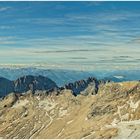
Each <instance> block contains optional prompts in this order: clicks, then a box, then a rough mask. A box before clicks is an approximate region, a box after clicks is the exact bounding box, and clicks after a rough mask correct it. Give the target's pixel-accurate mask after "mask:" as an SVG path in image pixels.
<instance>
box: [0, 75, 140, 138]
mask: <svg viewBox="0 0 140 140" xmlns="http://www.w3.org/2000/svg"><path fill="white" fill-rule="evenodd" d="M2 81H3V82H2V83H1V84H0V85H2V84H3V85H2V86H1V87H3V88H4V87H5V89H7V90H5V91H4V89H3V90H1V93H0V95H1V99H0V138H11V139H13V138H15V139H16V138H18V139H29V138H34V139H37V138H38V139H48V138H49V139H51V138H55V139H57V138H59V139H63V138H65V139H71V138H74V139H76V138H80V139H81V138H82V139H87V138H88V139H89V138H91V139H92V138H125V139H127V138H140V133H139V132H140V82H139V81H131V82H118V83H115V82H110V81H104V80H97V79H96V78H92V77H90V78H88V79H87V80H80V81H76V82H74V83H69V84H67V85H65V86H63V87H58V86H57V85H56V84H55V82H53V81H52V80H51V79H49V78H46V77H43V76H38V77H34V76H29V75H28V76H24V77H21V78H18V79H17V80H15V81H9V80H7V79H2ZM7 87H8V88H7ZM1 89H2V88H1ZM4 92H5V93H4Z"/></svg>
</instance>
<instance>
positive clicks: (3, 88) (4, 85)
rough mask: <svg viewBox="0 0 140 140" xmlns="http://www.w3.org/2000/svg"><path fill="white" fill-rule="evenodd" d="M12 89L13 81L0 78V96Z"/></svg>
mask: <svg viewBox="0 0 140 140" xmlns="http://www.w3.org/2000/svg"><path fill="white" fill-rule="evenodd" d="M13 91H14V83H13V82H12V81H10V80H8V79H6V78H3V77H1V78H0V97H2V96H5V95H7V94H8V93H11V92H13Z"/></svg>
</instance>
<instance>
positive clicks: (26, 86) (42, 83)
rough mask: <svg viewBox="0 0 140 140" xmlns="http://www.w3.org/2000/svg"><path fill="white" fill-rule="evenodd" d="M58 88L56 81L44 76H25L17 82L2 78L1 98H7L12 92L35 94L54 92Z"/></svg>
mask: <svg viewBox="0 0 140 140" xmlns="http://www.w3.org/2000/svg"><path fill="white" fill-rule="evenodd" d="M57 87H58V86H57V85H56V83H55V82H54V81H52V80H51V79H49V78H47V77H43V76H31V75H27V76H23V77H20V78H18V79H17V80H15V81H10V80H8V79H6V78H2V77H1V78H0V97H2V96H5V95H7V94H9V93H11V92H15V93H23V92H26V91H28V90H31V91H32V92H35V90H46V91H49V90H52V89H53V88H57Z"/></svg>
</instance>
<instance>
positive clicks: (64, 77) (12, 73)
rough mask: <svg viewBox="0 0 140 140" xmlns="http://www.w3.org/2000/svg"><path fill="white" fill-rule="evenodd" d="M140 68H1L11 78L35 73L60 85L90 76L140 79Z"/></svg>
mask: <svg viewBox="0 0 140 140" xmlns="http://www.w3.org/2000/svg"><path fill="white" fill-rule="evenodd" d="M139 73H140V70H112V71H109V70H100V71H75V70H61V69H55V70H54V69H45V68H44V69H43V68H42V69H39V68H33V67H25V68H18V67H17V68H10V67H8V68H2V67H1V68H0V77H4V78H6V79H9V80H16V79H18V78H19V77H22V76H23V75H33V76H39V75H42V76H44V77H48V78H50V79H52V80H53V81H54V82H56V84H57V85H58V86H64V85H65V84H69V83H73V82H75V81H78V80H80V79H87V78H88V77H96V78H97V79H105V80H111V81H114V82H122V81H133V80H139V79H140V75H139Z"/></svg>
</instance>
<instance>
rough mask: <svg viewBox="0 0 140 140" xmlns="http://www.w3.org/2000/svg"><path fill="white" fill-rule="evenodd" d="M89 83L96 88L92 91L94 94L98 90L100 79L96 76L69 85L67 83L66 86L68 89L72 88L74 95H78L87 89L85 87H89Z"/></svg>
mask: <svg viewBox="0 0 140 140" xmlns="http://www.w3.org/2000/svg"><path fill="white" fill-rule="evenodd" d="M89 85H90V86H92V87H93V88H94V90H93V91H92V94H96V93H97V92H98V85H99V81H98V80H97V79H96V78H92V77H89V78H88V79H87V80H80V81H76V82H74V83H69V84H68V85H65V86H64V87H65V88H66V89H70V90H72V91H73V94H74V95H78V94H80V93H81V92H82V91H85V89H87V88H88V86H89ZM84 94H86V93H84Z"/></svg>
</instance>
